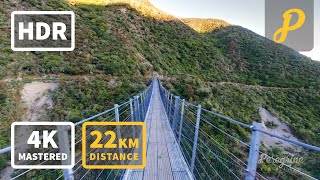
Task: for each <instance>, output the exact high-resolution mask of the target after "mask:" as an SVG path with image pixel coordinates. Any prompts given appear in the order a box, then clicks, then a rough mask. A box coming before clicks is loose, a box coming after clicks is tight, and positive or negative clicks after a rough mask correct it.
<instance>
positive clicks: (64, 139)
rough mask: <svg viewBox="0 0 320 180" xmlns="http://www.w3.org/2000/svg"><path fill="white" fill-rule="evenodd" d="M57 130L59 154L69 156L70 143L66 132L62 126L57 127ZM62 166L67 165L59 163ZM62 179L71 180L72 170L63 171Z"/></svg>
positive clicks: (72, 177) (63, 162)
mask: <svg viewBox="0 0 320 180" xmlns="http://www.w3.org/2000/svg"><path fill="white" fill-rule="evenodd" d="M57 130H58V132H59V133H58V141H59V143H58V144H59V150H60V152H63V153H67V154H71V150H70V142H69V139H70V138H69V135H68V131H67V130H66V129H64V127H62V126H57ZM61 164H62V165H67V164H68V163H67V162H65V161H63V160H62V161H61ZM62 172H63V178H64V179H70V180H73V179H74V176H73V169H72V168H69V169H63V170H62Z"/></svg>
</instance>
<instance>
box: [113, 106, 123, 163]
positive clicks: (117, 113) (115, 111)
mask: <svg viewBox="0 0 320 180" xmlns="http://www.w3.org/2000/svg"><path fill="white" fill-rule="evenodd" d="M114 114H115V118H116V122H120V116H119V105H118V104H115V105H114ZM116 129H117V138H118V139H121V131H120V126H117V127H116ZM119 154H123V151H122V148H119ZM121 164H122V165H123V164H124V162H123V161H121Z"/></svg>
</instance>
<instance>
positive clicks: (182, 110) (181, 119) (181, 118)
mask: <svg viewBox="0 0 320 180" xmlns="http://www.w3.org/2000/svg"><path fill="white" fill-rule="evenodd" d="M184 103H185V100H184V99H182V101H181V116H180V127H179V138H178V144H179V145H180V142H181V133H182V123H183V116H184Z"/></svg>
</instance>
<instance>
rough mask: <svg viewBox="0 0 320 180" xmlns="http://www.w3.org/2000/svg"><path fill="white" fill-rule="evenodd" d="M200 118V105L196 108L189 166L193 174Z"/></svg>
mask: <svg viewBox="0 0 320 180" xmlns="http://www.w3.org/2000/svg"><path fill="white" fill-rule="evenodd" d="M200 116H201V105H200V104H199V105H198V106H197V120H196V127H195V131H194V139H193V148H192V157H191V164H190V171H191V173H193V169H194V164H195V160H196V155H197V145H198V136H199V127H200V119H201V118H200Z"/></svg>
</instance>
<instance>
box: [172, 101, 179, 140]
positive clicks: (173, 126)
mask: <svg viewBox="0 0 320 180" xmlns="http://www.w3.org/2000/svg"><path fill="white" fill-rule="evenodd" d="M174 98H175V102H174V112H173V120H172V129H173V133H174V134H176V133H175V132H176V126H177V121H178V110H179V103H180V97H179V96H175V97H174Z"/></svg>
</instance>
